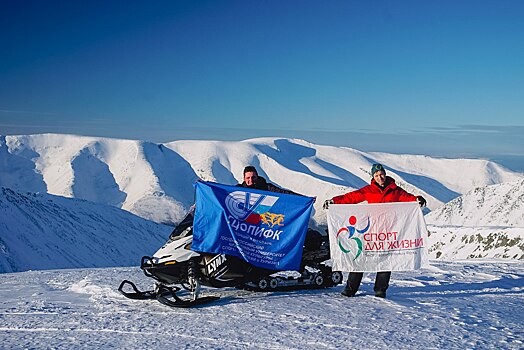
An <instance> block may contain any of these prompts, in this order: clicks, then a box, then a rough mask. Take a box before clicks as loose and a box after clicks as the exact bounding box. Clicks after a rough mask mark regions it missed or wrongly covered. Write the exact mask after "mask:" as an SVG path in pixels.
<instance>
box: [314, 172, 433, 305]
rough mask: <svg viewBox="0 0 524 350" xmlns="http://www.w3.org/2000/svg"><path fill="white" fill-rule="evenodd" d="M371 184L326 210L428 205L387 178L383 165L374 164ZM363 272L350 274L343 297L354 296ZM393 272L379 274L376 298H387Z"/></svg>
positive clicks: (375, 287) (346, 196)
mask: <svg viewBox="0 0 524 350" xmlns="http://www.w3.org/2000/svg"><path fill="white" fill-rule="evenodd" d="M371 175H372V176H373V178H372V179H371V184H369V185H367V186H364V187H362V188H361V189H359V190H356V191H353V192H348V193H346V194H343V195H341V196H336V197H333V198H332V199H328V200H326V201H325V202H324V209H327V208H328V207H329V205H330V204H356V203H360V202H364V201H367V202H368V203H389V202H415V201H418V202H419V204H420V206H425V205H426V200H425V199H424V198H423V197H422V196H414V195H412V194H411V193H408V192H406V191H405V190H403V189H402V188H400V187H398V186H397V184H396V183H395V180H393V178H391V177H389V176H386V169H384V167H383V166H382V164H373V166H372V167H371ZM363 275H364V274H363V273H362V272H350V273H349V278H348V281H347V284H346V288H344V290H343V291H342V295H344V296H347V297H352V296H354V295H355V294H356V293H357V291H358V287H359V286H360V282H361V281H362V276H363ZM390 278H391V271H381V272H377V276H376V278H375V286H374V288H373V290H374V291H375V296H377V297H380V298H385V297H386V290H387V289H388V287H389V279H390Z"/></svg>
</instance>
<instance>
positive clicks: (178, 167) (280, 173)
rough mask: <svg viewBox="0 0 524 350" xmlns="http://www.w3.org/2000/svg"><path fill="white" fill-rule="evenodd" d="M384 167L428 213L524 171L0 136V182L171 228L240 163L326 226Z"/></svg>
mask: <svg viewBox="0 0 524 350" xmlns="http://www.w3.org/2000/svg"><path fill="white" fill-rule="evenodd" d="M374 162H382V163H383V164H384V165H385V166H386V169H387V171H388V174H389V175H391V176H393V177H394V178H395V179H396V180H397V183H398V184H399V185H400V186H402V187H404V188H405V189H406V190H408V191H410V192H412V193H414V194H417V195H423V196H425V197H426V199H427V200H428V207H429V208H430V209H435V208H438V207H439V206H441V205H442V204H444V203H445V202H447V201H449V200H451V199H453V198H456V197H458V196H460V195H461V194H462V193H465V192H467V191H469V190H470V189H473V188H475V187H477V186H485V185H489V184H494V183H502V182H508V181H518V180H520V179H522V178H524V175H523V174H519V173H515V172H511V171H509V170H507V169H504V168H503V167H501V166H499V165H497V164H495V163H493V162H488V161H485V160H472V159H469V160H467V159H437V158H431V157H426V156H414V155H394V154H386V153H365V152H360V151H358V150H355V149H351V148H346V147H331V146H321V145H315V144H311V143H308V142H306V141H303V140H295V139H277V138H260V139H252V140H245V141H240V142H219V141H175V142H170V143H166V144H154V143H149V142H142V141H130V140H117V139H106V138H94V137H82V136H73V135H56V134H45V135H26V136H3V137H2V136H0V164H2V165H3V167H2V168H1V169H0V186H6V187H10V188H13V189H15V190H19V191H39V192H48V193H50V194H55V195H59V196H66V197H74V198H81V199H87V200H90V201H94V202H97V203H102V204H107V205H113V206H116V207H120V208H122V209H125V210H128V211H130V212H132V213H135V214H137V215H139V216H141V217H144V218H147V219H150V220H153V221H155V222H160V223H167V224H173V223H176V222H178V221H179V220H181V219H182V218H183V216H184V214H185V212H186V210H187V209H188V207H189V206H190V205H191V204H192V202H193V200H194V198H193V196H194V195H193V186H192V184H193V183H194V182H195V181H196V180H197V179H198V178H202V179H204V180H210V181H216V182H220V183H226V184H232V185H234V184H236V183H237V182H241V180H242V170H243V168H244V167H245V166H246V165H255V166H256V167H257V168H258V169H259V170H260V175H262V176H264V177H266V179H267V180H269V181H271V182H273V183H275V184H276V185H278V186H281V187H285V188H289V189H291V190H293V191H295V192H298V193H302V194H305V195H309V196H316V197H317V198H318V200H317V201H316V203H315V209H316V211H315V212H314V215H313V221H314V222H315V223H316V224H318V225H325V223H326V217H325V215H326V214H325V211H323V210H322V209H321V206H322V202H323V200H324V199H326V198H331V197H333V196H334V195H338V194H341V193H344V192H347V191H350V190H353V189H355V188H359V187H361V186H363V185H365V184H366V183H368V182H369V180H370V175H369V169H370V167H371V164H372V163H374Z"/></svg>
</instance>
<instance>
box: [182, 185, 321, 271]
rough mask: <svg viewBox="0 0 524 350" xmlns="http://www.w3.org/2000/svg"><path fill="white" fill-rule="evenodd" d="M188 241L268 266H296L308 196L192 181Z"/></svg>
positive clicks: (310, 201) (199, 248)
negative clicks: (192, 214)
mask: <svg viewBox="0 0 524 350" xmlns="http://www.w3.org/2000/svg"><path fill="white" fill-rule="evenodd" d="M195 190H196V209H195V218H194V223H193V244H192V246H191V249H192V250H194V251H198V252H207V253H217V254H227V255H234V256H237V257H240V258H243V259H244V260H246V261H247V262H249V263H250V264H252V265H254V266H258V267H262V268H266V269H271V270H298V269H299V267H300V261H301V258H302V248H303V245H304V239H305V237H306V232H307V228H308V222H309V218H310V216H311V210H312V209H313V202H314V198H311V197H304V196H297V195H290V194H282V193H275V192H268V191H261V190H255V189H249V188H244V187H239V186H227V185H222V184H217V183H213V182H204V181H199V182H197V183H195Z"/></svg>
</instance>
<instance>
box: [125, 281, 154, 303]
mask: <svg viewBox="0 0 524 350" xmlns="http://www.w3.org/2000/svg"><path fill="white" fill-rule="evenodd" d="M126 284H128V285H129V286H131V288H132V289H133V290H134V292H132V293H129V292H125V291H124V286H125V285H126ZM118 291H119V292H120V293H121V294H122V295H124V296H125V297H127V298H129V299H135V300H148V299H156V294H157V293H155V291H152V290H149V291H146V292H141V291H140V290H139V289H138V288H137V287H136V285H135V284H134V283H133V282H131V281H128V280H123V281H122V283H120V286H119V287H118Z"/></svg>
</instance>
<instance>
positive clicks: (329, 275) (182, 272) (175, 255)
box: [118, 212, 342, 307]
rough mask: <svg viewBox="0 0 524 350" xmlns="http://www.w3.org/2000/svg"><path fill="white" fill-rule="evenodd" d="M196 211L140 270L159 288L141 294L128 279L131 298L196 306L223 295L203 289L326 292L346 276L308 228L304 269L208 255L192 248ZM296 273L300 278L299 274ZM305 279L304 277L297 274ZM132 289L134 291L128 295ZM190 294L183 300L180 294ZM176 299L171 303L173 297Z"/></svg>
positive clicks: (323, 239)
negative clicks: (203, 294)
mask: <svg viewBox="0 0 524 350" xmlns="http://www.w3.org/2000/svg"><path fill="white" fill-rule="evenodd" d="M192 223H193V213H192V212H190V213H189V214H188V215H187V216H186V218H185V219H184V220H183V221H182V222H181V223H180V224H179V225H178V226H177V227H176V228H175V229H174V230H173V232H172V233H171V235H170V237H169V239H168V241H167V242H166V244H164V246H162V247H161V248H160V249H159V250H158V251H157V252H156V253H155V254H154V255H153V256H151V257H149V256H144V257H142V261H141V264H140V268H141V269H142V270H143V271H144V274H145V275H146V276H148V277H152V278H154V279H155V280H156V286H155V289H154V290H152V291H147V292H141V291H139V290H138V288H137V287H136V286H135V284H134V283H132V282H130V281H127V280H124V281H122V283H121V284H120V287H119V288H118V290H119V291H120V292H121V293H122V294H123V295H125V296H126V297H128V298H131V299H157V300H158V301H160V302H161V303H163V304H166V305H169V306H173V307H190V306H194V305H199V304H203V303H207V302H210V301H213V300H216V299H218V297H211V296H208V297H200V298H199V294H200V286H201V285H204V286H208V287H213V288H225V287H236V288H241V289H247V290H252V291H278V290H286V289H303V288H326V287H332V286H335V285H338V284H339V283H341V282H342V273H341V272H338V271H335V272H333V271H332V270H331V267H330V266H329V265H326V264H324V263H325V262H326V260H329V259H330V252H329V242H328V240H327V236H323V235H321V234H320V233H319V232H318V231H314V230H311V229H310V230H308V232H307V235H306V240H305V244H304V250H303V255H302V263H301V267H300V270H299V271H296V272H288V273H287V275H282V274H281V273H278V272H279V271H274V270H267V269H262V268H259V267H255V266H253V265H251V264H249V263H248V262H246V261H244V260H242V259H240V258H237V257H235V256H231V255H224V254H208V253H200V252H195V251H193V250H191V243H192V241H193V236H192ZM293 275H295V276H293ZM296 275H300V276H296ZM126 285H128V286H130V288H132V289H133V292H126V291H124V288H125V286H126ZM182 289H184V290H186V291H188V292H189V294H190V297H189V299H186V300H184V299H181V298H180V297H179V296H178V295H176V292H178V291H181V290H182ZM170 298H171V299H173V300H171V299H170Z"/></svg>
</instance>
